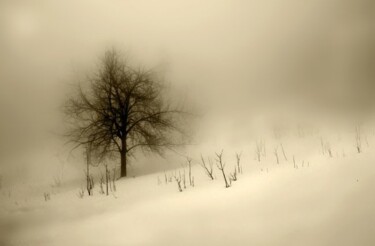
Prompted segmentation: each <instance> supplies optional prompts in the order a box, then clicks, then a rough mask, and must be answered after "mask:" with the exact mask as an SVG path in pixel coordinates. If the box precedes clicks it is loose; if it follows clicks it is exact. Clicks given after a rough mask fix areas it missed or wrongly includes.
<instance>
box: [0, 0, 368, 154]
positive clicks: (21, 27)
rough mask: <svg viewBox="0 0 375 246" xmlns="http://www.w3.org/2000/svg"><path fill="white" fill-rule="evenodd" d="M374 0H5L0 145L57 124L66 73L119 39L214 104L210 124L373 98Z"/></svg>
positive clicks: (1, 5)
mask: <svg viewBox="0 0 375 246" xmlns="http://www.w3.org/2000/svg"><path fill="white" fill-rule="evenodd" d="M374 5H375V4H374V1H372V0H353V1H350V0H308V1H297V0H267V1H262V0H253V1H245V0H242V1H241V0H237V1H221V0H207V1H198V0H189V1H176V0H159V1H151V0H150V1H145V0H129V1H127V0H74V1H50V0H48V1H47V0H46V1H42V0H40V1H32V0H31V1H15V0H2V1H1V2H0V148H1V150H0V155H5V154H10V153H13V151H14V150H19V149H20V148H22V149H23V148H26V147H27V146H34V147H35V146H40V143H41V142H45V139H47V137H46V136H47V135H46V132H49V133H53V132H59V131H60V130H61V128H60V127H61V115H60V112H59V107H60V106H61V104H62V102H63V101H64V98H65V96H66V93H67V92H68V91H69V89H70V84H74V83H75V82H76V81H75V80H76V79H77V76H79V75H84V74H85V73H89V72H90V71H92V69H93V68H94V67H95V65H96V64H97V63H98V61H99V60H98V58H99V57H100V56H101V55H102V54H103V52H104V51H105V49H107V48H111V47H116V48H118V49H120V50H121V51H122V52H123V53H124V54H126V55H127V56H128V59H129V60H130V61H131V62H132V63H133V64H137V65H142V66H145V67H155V68H157V69H160V70H161V71H162V72H163V74H164V75H165V78H166V80H167V81H168V82H170V83H171V85H172V86H173V87H174V88H176V89H177V90H179V91H185V93H186V95H187V96H188V98H190V100H191V102H192V103H193V104H195V105H199V106H201V107H202V109H203V111H205V112H209V113H208V116H206V118H205V122H204V123H202V128H203V129H205V126H209V127H207V129H208V128H210V129H212V128H214V129H216V128H215V127H217V128H220V126H221V125H222V124H224V125H225V124H227V123H228V122H230V123H231V124H229V123H228V124H227V125H229V126H232V124H233V123H236V122H237V123H238V122H239V121H241V122H246V123H248V122H251V121H252V119H253V118H255V115H259V114H263V113H264V112H269V111H283V110H301V111H307V110H312V109H317V108H318V109H326V110H332V111H330V112H341V111H349V112H352V111H359V109H366V110H367V106H370V105H371V103H372V102H373V100H374V98H375V97H374V92H375V81H374V78H375V69H374V66H375V6H374ZM213 123H215V124H213ZM213 125H214V126H213ZM236 126H240V128H237V129H236V130H237V131H241V129H243V128H244V127H246V126H245V124H236ZM226 129H227V128H226ZM224 134H229V133H228V132H226V133H224ZM239 135H241V134H239ZM48 139H49V138H48ZM47 142H48V141H47ZM42 145H43V144H42Z"/></svg>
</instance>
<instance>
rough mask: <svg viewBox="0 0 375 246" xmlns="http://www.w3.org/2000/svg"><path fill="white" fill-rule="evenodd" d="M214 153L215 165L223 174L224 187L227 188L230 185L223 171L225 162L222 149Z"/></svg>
mask: <svg viewBox="0 0 375 246" xmlns="http://www.w3.org/2000/svg"><path fill="white" fill-rule="evenodd" d="M215 154H216V166H217V168H218V169H219V170H220V171H221V173H222V174H223V178H224V182H225V188H229V187H230V185H229V183H228V180H227V177H226V176H225V171H224V168H225V163H224V162H223V150H222V151H221V152H220V153H215Z"/></svg>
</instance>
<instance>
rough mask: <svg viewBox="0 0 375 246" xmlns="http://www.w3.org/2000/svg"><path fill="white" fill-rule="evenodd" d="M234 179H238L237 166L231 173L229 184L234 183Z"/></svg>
mask: <svg viewBox="0 0 375 246" xmlns="http://www.w3.org/2000/svg"><path fill="white" fill-rule="evenodd" d="M232 181H237V168H236V167H234V171H233V173H229V185H232Z"/></svg>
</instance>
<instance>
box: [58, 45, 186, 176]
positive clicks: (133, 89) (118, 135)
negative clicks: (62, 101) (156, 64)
mask: <svg viewBox="0 0 375 246" xmlns="http://www.w3.org/2000/svg"><path fill="white" fill-rule="evenodd" d="M87 82H88V84H87V86H82V84H80V85H79V86H78V90H77V91H78V93H77V94H76V95H74V96H72V97H70V98H69V100H68V101H67V103H66V105H65V113H66V115H67V116H68V117H69V122H68V123H69V125H70V127H69V130H68V133H67V136H68V137H69V138H70V140H71V141H72V142H74V143H75V147H79V146H81V145H87V144H89V145H90V147H91V150H92V154H95V157H96V158H97V159H98V160H99V161H101V160H103V158H105V157H116V156H118V155H119V156H120V159H121V177H125V176H126V175H127V164H128V158H129V157H131V156H132V155H133V154H134V150H136V149H141V150H143V151H151V152H156V153H158V154H162V153H163V151H164V150H165V148H173V147H176V146H177V145H182V144H183V137H184V136H186V134H185V132H184V131H183V130H182V128H183V127H181V126H182V122H183V121H182V119H186V117H184V116H187V115H190V114H188V113H187V112H184V111H183V110H182V109H181V107H172V106H171V103H170V102H168V101H167V100H166V99H165V98H166V97H165V95H163V91H164V90H163V89H164V88H165V87H164V86H163V84H162V83H161V82H160V81H159V80H158V78H157V76H156V74H155V73H153V72H151V71H145V70H142V69H134V68H132V67H130V66H128V64H127V63H126V62H125V61H124V59H122V57H121V56H120V55H119V53H118V52H117V51H116V50H109V51H107V52H106V53H105V55H104V58H103V59H102V60H101V63H100V65H99V67H98V69H97V71H96V72H95V73H93V74H92V76H89V78H88V81H87Z"/></svg>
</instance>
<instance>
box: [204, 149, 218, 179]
mask: <svg viewBox="0 0 375 246" xmlns="http://www.w3.org/2000/svg"><path fill="white" fill-rule="evenodd" d="M201 160H202V164H201V167H203V169H204V170H205V171H206V174H207V176H208V177H210V179H211V180H214V179H215V177H214V170H213V162H212V160H211V159H210V158H208V163H209V164H208V165H207V164H206V161H205V160H204V158H203V155H201Z"/></svg>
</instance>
